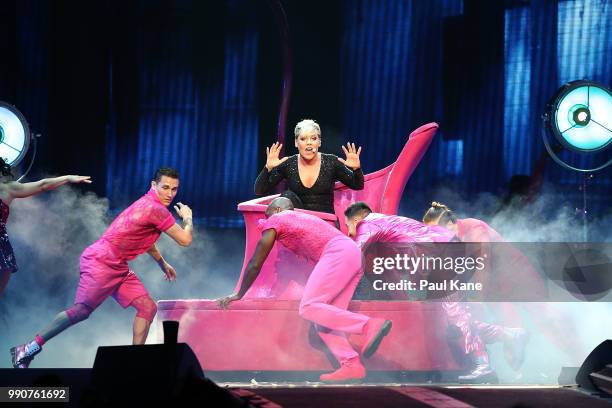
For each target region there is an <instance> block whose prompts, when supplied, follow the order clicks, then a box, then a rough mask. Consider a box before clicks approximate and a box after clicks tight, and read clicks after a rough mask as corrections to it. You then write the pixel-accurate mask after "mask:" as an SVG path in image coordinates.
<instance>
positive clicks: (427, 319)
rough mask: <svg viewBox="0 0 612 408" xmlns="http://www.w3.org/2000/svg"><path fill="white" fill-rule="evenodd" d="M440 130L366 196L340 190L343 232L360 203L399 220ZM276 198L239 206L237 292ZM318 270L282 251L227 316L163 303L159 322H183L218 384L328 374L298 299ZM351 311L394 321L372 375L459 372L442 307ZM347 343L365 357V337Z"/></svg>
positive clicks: (424, 137) (424, 133) (410, 145)
mask: <svg viewBox="0 0 612 408" xmlns="http://www.w3.org/2000/svg"><path fill="white" fill-rule="evenodd" d="M437 129H438V125H437V124H436V123H429V124H427V125H424V126H421V127H419V128H418V129H416V130H415V131H414V132H412V133H411V134H410V136H409V138H408V141H407V142H406V145H405V146H404V148H403V149H402V151H401V153H400V154H399V156H398V159H397V160H396V161H395V163H393V164H391V165H389V166H387V167H385V168H384V169H381V170H378V171H375V172H373V173H370V174H367V175H366V176H365V186H364V189H363V190H361V191H353V190H351V189H349V188H347V187H345V186H343V185H341V184H340V183H337V184H336V186H335V191H334V209H335V212H336V214H337V215H338V216H339V218H340V221H341V223H342V228H343V229H345V226H344V222H343V218H344V217H343V212H344V210H345V208H346V207H347V206H349V205H350V204H351V203H353V202H355V201H365V202H367V203H368V204H369V205H370V206H371V208H372V209H373V210H374V211H376V212H382V213H386V214H396V213H397V208H398V206H399V202H400V199H401V196H402V193H403V191H404V187H405V185H406V182H407V180H408V178H409V177H410V175H411V174H412V172H413V171H414V169H415V168H416V166H417V165H418V163H419V162H420V160H421V159H422V157H423V155H424V154H425V152H426V151H427V148H428V147H429V145H430V143H431V141H432V139H433V137H434V135H435V133H436V130H437ZM275 197H277V196H276V195H274V196H268V197H262V198H256V199H254V200H250V201H246V202H243V203H240V204H239V205H238V210H239V211H240V212H242V214H243V216H244V220H245V226H246V248H245V257H244V263H243V267H242V273H241V275H240V279H239V280H238V283H237V285H236V288H238V287H239V286H240V282H241V281H242V278H243V274H244V269H245V267H246V264H247V262H248V260H249V259H250V257H251V255H252V254H253V252H254V250H255V246H256V244H257V241H258V240H259V237H260V232H259V230H258V229H257V221H258V220H259V219H261V218H263V217H264V213H265V209H266V205H267V204H268V203H269V202H270V201H271V200H272V199H273V198H275ZM298 211H301V210H298ZM305 212H309V213H313V214H316V215H317V216H319V217H321V218H322V219H324V220H326V221H328V222H329V223H330V224H334V221H335V219H336V217H335V215H333V214H327V213H319V212H311V211H305ZM312 267H313V265H309V264H306V263H305V262H304V260H303V259H299V260H298V259H296V258H295V256H294V255H293V253H292V252H289V251H288V250H286V249H284V247H283V246H282V245H280V244H276V245H275V246H274V248H273V249H272V252H271V253H270V255H269V256H268V259H267V260H266V262H265V263H264V265H263V267H262V270H261V272H260V274H259V276H258V277H257V279H256V281H255V282H254V283H253V285H252V287H251V289H250V290H249V291H248V292H247V294H246V295H245V297H244V298H243V299H242V300H241V301H238V302H234V303H232V304H231V305H230V308H229V310H220V309H219V307H218V306H217V304H216V303H215V302H214V301H213V300H205V299H193V300H162V301H159V303H158V305H159V314H158V316H159V321H163V320H166V319H172V320H179V321H180V330H179V341H182V342H186V343H189V345H190V346H191V348H192V349H193V350H194V352H195V354H196V356H197V357H198V359H199V360H200V364H201V365H202V367H203V368H204V369H205V370H206V371H207V374H208V375H212V377H213V378H214V372H215V371H220V372H222V371H323V370H330V369H331V368H332V363H331V362H330V361H329V360H328V359H327V358H326V357H325V354H324V353H322V352H321V351H320V350H317V349H316V347H317V345H313V344H312V343H311V342H310V341H309V335H308V334H309V328H310V323H309V322H307V321H305V320H304V319H302V318H301V317H300V316H299V315H298V305H299V299H300V298H301V295H302V289H303V286H304V284H305V282H306V280H307V278H308V275H309V273H310V271H311V270H312ZM349 309H350V310H355V311H359V312H361V313H364V314H367V315H369V316H372V317H384V318H386V319H391V320H392V321H393V330H391V333H390V335H389V336H388V337H387V338H386V339H385V341H384V342H383V343H382V345H381V347H380V349H379V351H378V352H377V353H376V354H375V355H374V356H373V357H372V358H370V359H368V360H367V361H366V362H365V364H366V367H367V368H368V370H381V371H405V370H415V371H432V370H455V369H457V364H456V363H455V361H454V360H453V358H452V356H451V354H450V351H449V350H448V346H447V344H446V324H447V323H446V317H445V315H444V313H443V312H442V311H441V309H440V307H439V304H436V303H425V302H410V301H360V300H353V301H351V304H350V306H349ZM158 332H161V324H159V325H158ZM317 339H318V337H317ZM349 341H350V342H351V343H353V344H354V345H355V347H356V349H359V347H360V343H361V342H362V341H363V339H362V336H361V335H351V336H349ZM319 347H320V345H319ZM226 378H227V377H226Z"/></svg>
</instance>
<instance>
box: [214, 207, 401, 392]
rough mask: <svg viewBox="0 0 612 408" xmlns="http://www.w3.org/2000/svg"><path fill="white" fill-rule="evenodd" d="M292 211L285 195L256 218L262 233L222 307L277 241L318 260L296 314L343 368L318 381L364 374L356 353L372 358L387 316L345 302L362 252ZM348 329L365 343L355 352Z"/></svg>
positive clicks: (317, 221)
mask: <svg viewBox="0 0 612 408" xmlns="http://www.w3.org/2000/svg"><path fill="white" fill-rule="evenodd" d="M290 210H293V204H292V203H291V201H290V200H289V199H287V198H284V197H279V198H276V199H275V200H273V201H272V202H271V203H270V205H269V206H268V208H267V210H266V217H267V220H262V221H261V222H260V225H259V228H260V229H261V230H262V236H261V239H260V240H259V242H258V243H257V247H256V248H255V253H254V254H253V256H252V257H251V259H250V260H249V263H248V265H247V269H246V275H245V277H244V279H243V281H242V284H241V285H240V290H239V291H238V293H236V294H232V295H230V296H227V297H225V298H222V299H220V300H219V303H220V305H221V307H223V308H225V307H227V305H228V304H229V303H230V302H232V301H235V300H239V299H241V298H242V297H243V296H244V294H245V293H246V292H247V290H248V289H249V288H250V287H251V284H252V283H253V282H254V281H255V279H256V278H257V275H258V274H259V272H260V270H261V267H262V265H263V263H264V261H265V260H266V258H267V256H268V254H269V253H270V250H271V249H272V247H273V246H274V242H275V241H276V240H278V241H280V242H281V243H282V244H283V245H284V246H285V247H287V248H288V249H289V250H291V251H293V252H295V253H296V254H297V255H300V256H303V257H306V258H309V259H311V260H313V261H315V262H316V265H315V267H314V269H313V270H312V273H311V274H310V277H309V278H308V281H307V282H306V286H305V288H304V294H303V296H302V300H301V302H300V307H299V313H300V316H302V317H303V318H304V319H306V320H309V321H311V322H313V323H315V325H316V329H317V332H318V334H319V336H320V337H321V339H322V340H323V342H325V344H326V345H327V347H328V348H329V349H330V351H331V352H332V354H333V355H334V356H335V357H336V359H337V360H338V361H339V362H340V365H341V367H340V368H339V369H338V370H336V371H334V372H333V373H329V374H323V375H321V381H326V382H342V381H350V380H359V379H362V378H364V377H365V368H364V366H363V365H362V364H361V361H360V357H359V354H361V355H362V356H363V357H370V356H371V355H372V354H373V353H374V352H375V351H376V350H377V349H378V346H379V345H380V342H381V341H382V339H383V338H384V336H386V335H387V334H388V333H389V330H390V329H391V321H390V320H384V319H378V318H370V317H368V316H365V315H362V314H359V313H354V312H349V311H348V310H347V308H348V305H349V302H350V301H351V298H352V297H353V293H354V292H355V288H356V287H357V284H358V283H359V280H360V278H361V276H362V274H363V271H362V268H361V252H360V250H359V248H358V247H357V245H355V243H354V242H353V241H352V240H351V239H350V238H348V237H346V236H344V235H343V234H342V232H340V231H339V230H337V229H336V228H334V227H333V226H331V225H329V224H328V223H327V222H325V221H323V220H321V219H320V218H318V217H315V216H313V215H310V214H304V213H299V212H295V211H290ZM346 333H355V334H363V335H364V336H365V338H364V345H363V347H362V349H361V353H357V352H356V351H355V350H354V349H353V347H351V345H350V343H349V342H348V340H347V338H346Z"/></svg>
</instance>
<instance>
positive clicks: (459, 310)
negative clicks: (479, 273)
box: [344, 202, 524, 382]
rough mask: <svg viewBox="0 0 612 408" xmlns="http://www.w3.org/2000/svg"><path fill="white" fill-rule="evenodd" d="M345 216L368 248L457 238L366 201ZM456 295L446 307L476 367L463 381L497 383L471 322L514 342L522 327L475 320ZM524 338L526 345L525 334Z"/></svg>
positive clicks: (350, 230) (493, 335) (351, 231)
mask: <svg viewBox="0 0 612 408" xmlns="http://www.w3.org/2000/svg"><path fill="white" fill-rule="evenodd" d="M344 216H345V222H346V225H347V227H348V233H349V236H351V237H353V239H354V240H355V242H357V244H358V245H359V246H360V247H361V248H362V250H364V251H365V250H366V249H367V247H368V246H369V245H371V244H373V243H375V242H396V243H397V242H403V243H408V242H416V243H418V242H450V241H452V240H454V239H456V238H455V235H454V231H450V230H449V229H446V228H444V227H440V226H438V225H433V224H426V223H425V224H424V223H422V222H419V221H416V220H413V219H411V218H406V217H400V216H397V215H384V214H377V213H374V212H372V210H371V209H370V207H369V206H368V205H367V204H366V203H364V202H356V203H354V204H352V205H351V206H349V207H348V208H347V209H346V210H345V212H344ZM454 297H456V296H455V294H451V295H450V296H449V301H445V302H443V304H442V306H443V309H444V311H445V313H446V315H447V318H448V320H449V323H450V324H451V325H454V326H457V327H458V328H459V329H460V330H461V331H462V333H463V334H464V336H463V337H462V338H461V340H462V342H461V343H462V344H461V345H460V348H461V349H462V350H465V354H466V355H468V356H469V358H470V360H471V361H470V362H471V363H472V364H474V366H475V368H474V369H473V370H472V371H471V372H470V373H469V374H467V375H463V376H459V381H461V382H496V381H497V376H496V375H495V372H494V370H493V369H492V368H491V367H490V365H489V357H488V353H487V350H486V348H485V345H484V342H483V341H482V340H481V339H480V337H479V336H478V334H475V333H472V330H471V325H477V326H478V330H479V333H482V335H483V336H485V335H488V337H490V338H495V339H496V340H502V341H506V342H514V343H515V342H516V341H517V340H518V336H517V332H516V331H517V330H519V329H507V328H504V327H500V326H496V325H492V324H488V323H484V322H474V321H472V319H471V315H470V313H469V312H468V311H467V308H466V306H465V303H462V302H457V301H456V300H455V299H453V298H454ZM520 330H522V329H520ZM450 333H452V331H450ZM453 337H456V336H453ZM520 340H521V344H522V345H523V346H524V344H523V343H522V337H521V338H520ZM514 343H512V345H514ZM515 348H516V347H515Z"/></svg>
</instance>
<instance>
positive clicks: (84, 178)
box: [67, 176, 91, 184]
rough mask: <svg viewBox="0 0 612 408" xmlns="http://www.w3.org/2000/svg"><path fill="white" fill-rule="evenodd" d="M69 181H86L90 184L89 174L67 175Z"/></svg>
mask: <svg viewBox="0 0 612 408" xmlns="http://www.w3.org/2000/svg"><path fill="white" fill-rule="evenodd" d="M67 177H68V182H69V183H87V184H91V177H90V176H67Z"/></svg>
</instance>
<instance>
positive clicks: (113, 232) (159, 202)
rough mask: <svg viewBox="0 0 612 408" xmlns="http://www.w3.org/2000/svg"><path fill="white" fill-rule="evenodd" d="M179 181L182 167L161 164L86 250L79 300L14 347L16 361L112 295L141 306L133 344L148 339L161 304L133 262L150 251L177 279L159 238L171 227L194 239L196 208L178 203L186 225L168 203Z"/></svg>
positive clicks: (181, 238) (185, 241)
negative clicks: (146, 189)
mask: <svg viewBox="0 0 612 408" xmlns="http://www.w3.org/2000/svg"><path fill="white" fill-rule="evenodd" d="M178 187H179V175H178V173H177V171H176V170H174V169H172V168H160V169H158V170H157V172H156V174H155V177H154V179H153V181H151V189H150V190H149V192H148V193H147V194H145V195H144V196H143V197H141V198H140V199H138V200H137V201H135V202H134V203H133V204H132V205H130V206H129V207H128V208H126V209H125V210H124V211H123V212H122V213H121V214H119V216H118V217H117V218H115V220H114V221H113V222H112V223H111V225H110V226H109V227H108V229H107V230H106V231H105V232H104V234H103V235H102V236H101V237H100V239H99V240H98V241H96V242H95V243H93V244H92V245H90V246H89V247H88V248H87V249H85V251H83V253H82V254H81V261H80V270H81V275H80V279H79V285H78V287H77V291H76V297H75V300H74V305H73V306H72V307H70V308H69V309H67V310H65V311H63V312H60V313H58V314H57V315H56V316H55V319H54V320H53V321H52V322H51V323H50V325H49V326H48V327H46V328H45V329H44V330H42V331H41V332H39V333H38V334H37V335H36V336H35V337H34V339H33V340H32V341H30V342H28V343H25V344H21V345H19V346H16V347H13V348H12V349H11V355H12V361H13V367H15V368H27V367H28V366H29V364H30V362H31V361H32V359H33V358H34V356H35V355H36V354H38V353H40V351H41V350H42V345H43V344H44V343H45V342H46V341H49V340H50V339H51V338H53V337H55V336H56V335H58V334H59V333H61V332H62V331H64V330H66V329H67V328H68V327H70V326H72V325H74V324H76V323H78V322H80V321H82V320H85V319H87V318H88V317H89V315H90V314H91V312H93V311H94V309H96V308H97V307H98V306H100V304H101V303H102V302H103V301H104V300H105V299H106V298H108V297H109V296H112V297H113V298H114V299H115V300H116V301H117V302H118V303H119V304H120V305H121V306H122V307H124V308H126V307H128V306H132V307H134V308H135V309H136V317H135V319H134V326H133V338H132V340H133V344H144V342H145V341H146V339H147V334H148V333H149V326H150V325H151V322H152V321H153V318H154V317H155V314H156V312H157V306H156V305H155V302H154V301H153V299H151V297H150V296H149V293H148V292H147V290H146V289H145V287H144V286H143V284H142V282H141V281H140V279H138V277H137V276H136V274H135V273H134V272H133V271H131V270H130V269H129V266H128V263H127V262H128V261H129V260H132V259H134V258H136V257H137V256H138V255H140V254H142V253H144V252H147V253H148V254H149V255H150V256H151V257H152V258H153V259H155V261H157V263H158V265H159V267H160V268H161V270H162V272H163V273H164V275H165V278H166V279H167V280H168V281H173V280H175V279H176V271H175V270H174V268H173V267H172V266H170V264H168V263H167V262H166V261H165V260H164V258H163V257H162V256H161V254H160V252H159V250H158V249H157V247H156V246H155V242H156V241H157V239H158V238H159V236H160V235H161V233H162V232H165V233H166V234H168V235H169V236H170V237H172V238H173V239H174V240H175V241H176V242H177V243H178V244H179V245H181V246H189V245H191V240H192V231H193V223H192V213H191V209H190V208H189V207H188V206H186V205H183V204H181V203H178V204H177V205H176V206H175V207H174V208H175V210H176V212H177V213H178V215H179V216H180V217H181V218H182V219H183V226H182V227H181V226H179V225H178V224H176V222H175V220H174V217H173V216H172V214H171V213H170V211H168V209H167V208H166V207H168V206H169V205H170V203H171V202H172V200H173V199H174V197H175V196H176V193H177V192H178Z"/></svg>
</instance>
